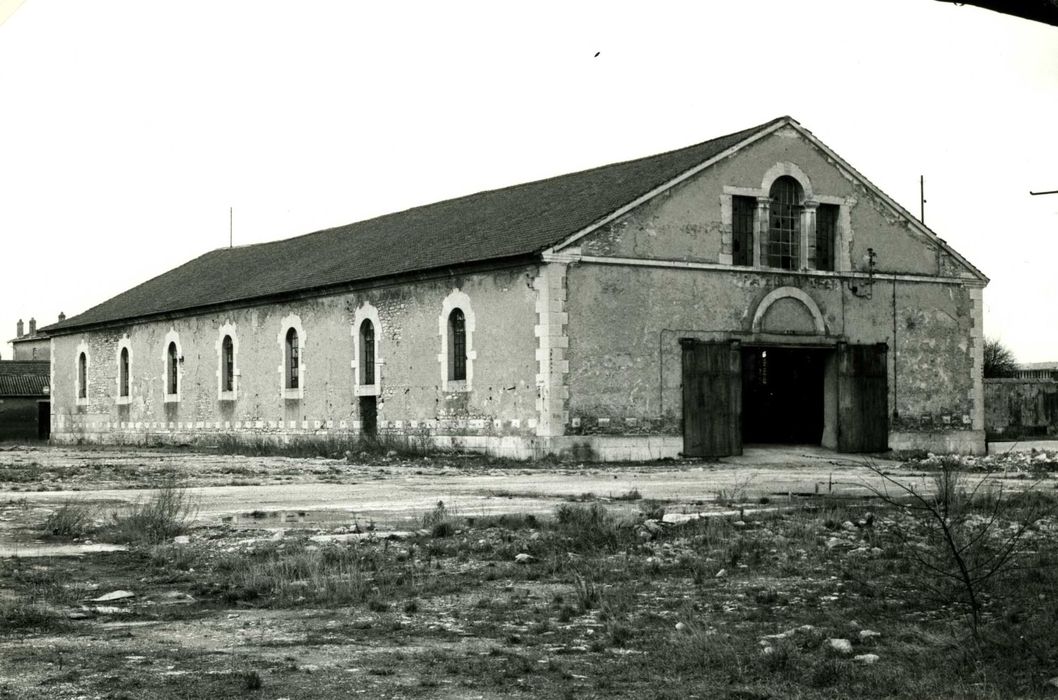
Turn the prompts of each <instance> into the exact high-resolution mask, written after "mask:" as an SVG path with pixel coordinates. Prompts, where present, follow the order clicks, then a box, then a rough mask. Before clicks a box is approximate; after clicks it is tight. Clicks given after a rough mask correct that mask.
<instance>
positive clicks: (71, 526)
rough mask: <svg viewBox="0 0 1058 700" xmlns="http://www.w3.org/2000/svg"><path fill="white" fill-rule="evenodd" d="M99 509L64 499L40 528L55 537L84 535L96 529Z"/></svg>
mask: <svg viewBox="0 0 1058 700" xmlns="http://www.w3.org/2000/svg"><path fill="white" fill-rule="evenodd" d="M98 512H99V509H98V508H97V507H96V506H93V505H89V504H87V503H82V502H80V501H72V500H71V501H63V503H62V505H61V506H59V507H58V508H57V509H56V510H54V511H52V512H51V513H50V514H49V515H48V517H47V518H46V519H45V520H44V522H43V523H41V526H40V529H41V530H43V531H44V532H46V533H47V534H49V535H51V536H53V537H70V538H78V537H84V536H86V535H89V534H91V533H92V532H94V531H95V518H96V515H97V514H98Z"/></svg>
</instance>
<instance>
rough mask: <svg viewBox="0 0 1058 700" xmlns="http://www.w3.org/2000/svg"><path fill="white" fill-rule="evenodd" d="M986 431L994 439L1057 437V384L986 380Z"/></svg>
mask: <svg viewBox="0 0 1058 700" xmlns="http://www.w3.org/2000/svg"><path fill="white" fill-rule="evenodd" d="M984 385H985V427H986V428H987V430H988V434H989V435H990V436H994V437H995V438H996V439H1004V438H1007V439H1009V438H1016V437H1023V436H1032V435H1058V382H1056V381H1054V380H1053V379H986V380H985V381H984Z"/></svg>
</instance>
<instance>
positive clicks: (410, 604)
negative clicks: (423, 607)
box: [404, 598, 419, 615]
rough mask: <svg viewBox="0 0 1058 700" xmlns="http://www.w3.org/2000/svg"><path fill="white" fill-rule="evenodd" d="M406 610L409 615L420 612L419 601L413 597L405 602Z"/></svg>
mask: <svg viewBox="0 0 1058 700" xmlns="http://www.w3.org/2000/svg"><path fill="white" fill-rule="evenodd" d="M404 612H405V613H406V614H408V615H414V614H415V613H417V612H419V601H418V600H416V599H415V598H412V599H411V600H409V601H406V602H405V603H404Z"/></svg>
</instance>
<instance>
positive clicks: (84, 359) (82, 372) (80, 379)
mask: <svg viewBox="0 0 1058 700" xmlns="http://www.w3.org/2000/svg"><path fill="white" fill-rule="evenodd" d="M77 398H79V399H87V398H88V355H87V354H86V353H83V352H82V353H81V354H80V355H79V356H78V357H77Z"/></svg>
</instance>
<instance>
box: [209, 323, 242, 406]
mask: <svg viewBox="0 0 1058 700" xmlns="http://www.w3.org/2000/svg"><path fill="white" fill-rule="evenodd" d="M228 336H231V355H232V360H231V391H224V338H226V337H228ZM215 347H216V349H217V400H218V401H235V400H237V399H238V398H239V375H240V372H239V335H238V326H237V325H236V324H235V323H233V322H231V321H227V322H226V323H225V324H224V325H223V326H221V327H220V329H219V330H218V331H217V344H216V346H215Z"/></svg>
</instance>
